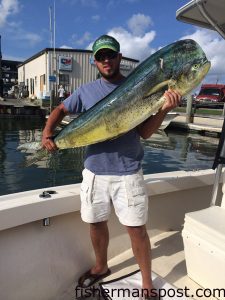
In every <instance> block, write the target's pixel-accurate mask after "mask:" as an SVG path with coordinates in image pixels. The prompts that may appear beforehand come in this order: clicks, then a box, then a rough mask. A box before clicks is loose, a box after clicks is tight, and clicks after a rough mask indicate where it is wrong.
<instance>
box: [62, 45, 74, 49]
mask: <svg viewBox="0 0 225 300" xmlns="http://www.w3.org/2000/svg"><path fill="white" fill-rule="evenodd" d="M59 48H63V49H73V48H72V47H70V46H67V45H62V46H60V47H59Z"/></svg>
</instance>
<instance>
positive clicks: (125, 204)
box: [42, 35, 180, 299]
mask: <svg viewBox="0 0 225 300" xmlns="http://www.w3.org/2000/svg"><path fill="white" fill-rule="evenodd" d="M93 54H94V58H95V64H96V66H97V68H98V70H99V72H100V74H101V78H100V79H97V80H96V81H94V82H91V83H88V84H85V85H83V86H81V87H80V88H78V89H77V90H76V91H75V92H74V93H73V94H72V95H71V96H70V97H68V98H67V99H66V100H64V101H63V103H62V104H60V105H59V106H58V107H57V108H56V109H55V110H54V111H53V112H52V113H51V115H50V117H49V119H48V121H47V124H46V127H45V129H44V131H43V138H42V144H43V147H45V148H46V149H48V150H49V151H54V150H56V145H55V144H54V143H53V141H52V139H51V136H53V134H54V129H55V128H56V126H57V124H58V123H59V122H60V121H61V120H62V119H63V117H64V116H65V115H66V114H68V113H75V112H82V111H85V110H87V109H89V108H90V107H92V106H93V105H94V104H95V103H97V102H98V101H99V100H101V99H102V98H104V97H105V96H106V95H108V94H109V93H110V92H111V91H113V90H114V89H115V88H116V87H117V86H118V85H120V84H121V83H122V82H123V81H124V76H123V75H122V74H121V73H120V62H121V58H122V54H121V53H120V44H119V43H118V41H117V40H115V39H114V38H113V37H111V36H108V35H103V36H101V37H99V38H98V39H97V40H96V41H95V43H94V45H93ZM165 97H166V99H167V100H166V102H165V104H164V105H163V107H162V108H161V109H160V111H159V112H158V113H157V114H156V115H154V116H151V117H150V118H149V119H148V120H146V121H145V122H144V123H143V124H141V125H139V126H138V127H137V128H135V129H133V130H131V131H129V132H128V133H126V134H124V135H122V136H120V137H118V138H116V139H113V140H110V141H105V142H101V143H97V144H94V145H90V146H88V147H87V150H86V157H85V162H84V166H85V169H84V171H83V181H82V184H81V217H82V219H83V221H85V222H88V223H89V224H90V235H91V240H92V244H93V248H94V252H95V256H96V262H95V265H94V266H93V267H92V268H91V269H90V270H89V271H87V272H86V273H85V274H83V275H82V276H81V277H80V279H79V280H78V284H79V286H81V287H89V286H90V285H92V284H93V283H95V282H96V281H98V280H100V279H102V278H103V277H105V276H108V275H109V274H110V270H109V269H108V265H107V248H108V242H109V233H108V227H107V220H108V218H109V214H110V207H111V205H110V204H111V202H112V203H113V205H114V209H115V213H116V215H117V216H118V218H119V221H120V222H121V223H122V224H123V225H124V226H126V228H127V231H128V233H129V236H130V239H131V244H132V249H133V252H134V255H135V258H136V260H137V263H138V264H139V267H140V270H141V274H142V287H143V289H145V291H146V293H147V292H148V293H149V295H150V296H151V295H153V293H151V289H152V288H153V286H152V280H151V247H150V241H149V237H148V234H147V231H146V227H145V224H146V221H147V209H148V197H147V195H146V191H145V184H144V180H143V174H142V171H141V160H142V158H143V149H142V146H141V143H140V137H142V138H149V137H150V136H151V135H152V134H153V133H154V132H155V131H156V130H157V129H158V128H159V126H160V125H161V123H162V121H163V119H164V118H165V116H166V114H167V113H168V112H169V111H170V110H171V109H173V108H175V107H176V106H177V105H178V104H179V102H180V95H179V94H178V93H176V92H175V91H171V90H168V91H166V92H165ZM146 299H147V296H146ZM149 299H150V298H149ZM152 299H153V298H152Z"/></svg>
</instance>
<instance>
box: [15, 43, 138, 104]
mask: <svg viewBox="0 0 225 300" xmlns="http://www.w3.org/2000/svg"><path fill="white" fill-rule="evenodd" d="M138 62H139V61H138V60H135V59H131V58H126V57H123V59H122V61H121V72H122V73H123V74H124V75H125V76H127V75H128V74H129V73H130V72H131V71H132V70H133V69H134V68H135V67H136V66H137V65H138ZM97 77H98V70H97V68H96V66H95V64H94V60H93V55H92V51H90V50H76V49H63V48H56V49H55V50H54V49H53V48H46V49H44V50H42V51H40V52H38V53H37V54H35V55H34V56H32V57H30V58H29V59H27V60H26V61H24V62H23V63H22V64H21V65H19V67H18V83H19V85H25V86H27V88H28V91H29V97H32V96H34V97H37V98H38V99H49V97H50V93H51V90H55V91H56V90H57V89H58V87H59V85H63V87H64V88H65V90H66V92H67V93H72V92H73V91H74V90H75V89H76V88H77V87H79V86H80V85H81V84H84V83H87V82H90V81H93V80H95V79H96V78H97Z"/></svg>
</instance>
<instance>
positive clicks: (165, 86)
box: [143, 80, 170, 98]
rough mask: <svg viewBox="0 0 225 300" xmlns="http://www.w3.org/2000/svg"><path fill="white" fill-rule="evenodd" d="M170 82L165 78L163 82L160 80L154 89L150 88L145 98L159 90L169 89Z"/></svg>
mask: <svg viewBox="0 0 225 300" xmlns="http://www.w3.org/2000/svg"><path fill="white" fill-rule="evenodd" d="M169 83H170V80H165V81H163V82H160V83H159V84H157V85H156V86H154V87H153V88H152V89H150V90H149V91H148V93H147V94H145V95H144V97H143V98H146V97H149V96H151V95H153V94H155V93H157V92H159V91H166V90H167V89H168V85H169Z"/></svg>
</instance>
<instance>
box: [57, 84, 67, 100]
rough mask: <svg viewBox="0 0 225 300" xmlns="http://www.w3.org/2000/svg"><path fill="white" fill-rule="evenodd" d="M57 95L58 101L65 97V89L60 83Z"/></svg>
mask: <svg viewBox="0 0 225 300" xmlns="http://www.w3.org/2000/svg"><path fill="white" fill-rule="evenodd" d="M58 95H59V102H60V103H61V102H62V101H63V100H64V99H65V98H64V95H65V90H64V88H63V86H62V85H60V87H59V89H58Z"/></svg>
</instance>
